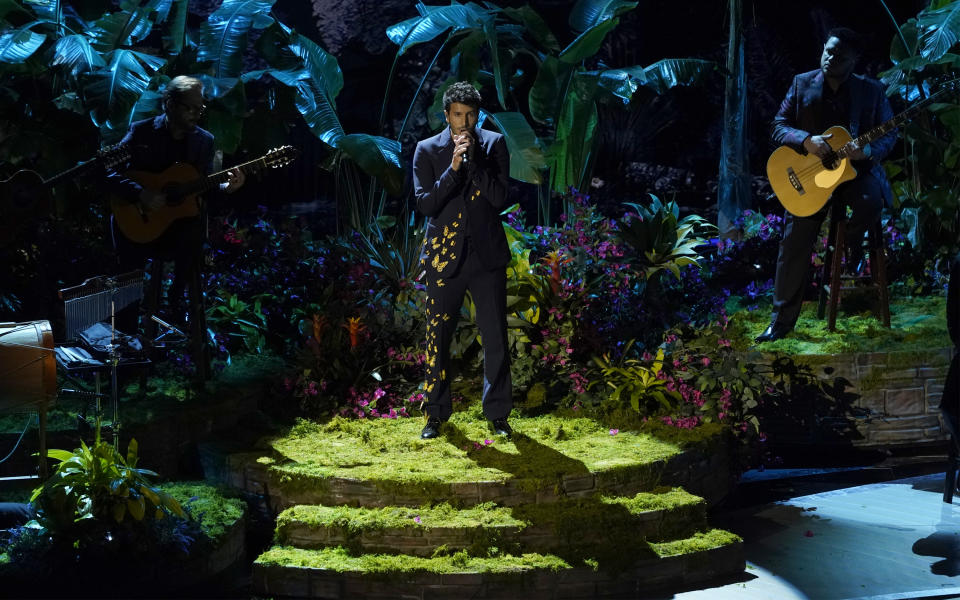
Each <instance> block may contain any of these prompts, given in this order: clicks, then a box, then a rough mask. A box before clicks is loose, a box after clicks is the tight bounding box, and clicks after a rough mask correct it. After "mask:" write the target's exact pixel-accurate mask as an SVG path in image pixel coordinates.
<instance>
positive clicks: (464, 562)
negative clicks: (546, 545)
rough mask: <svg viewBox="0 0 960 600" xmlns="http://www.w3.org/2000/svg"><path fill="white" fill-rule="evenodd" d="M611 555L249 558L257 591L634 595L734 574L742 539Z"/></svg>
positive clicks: (491, 597)
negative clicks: (611, 561)
mask: <svg viewBox="0 0 960 600" xmlns="http://www.w3.org/2000/svg"><path fill="white" fill-rule="evenodd" d="M614 552H616V549H614ZM617 558H619V559H620V560H618V561H617V564H616V565H615V566H616V567H617V568H616V569H613V570H611V569H609V568H605V567H606V566H609V565H605V564H604V563H603V561H604V559H602V558H600V559H593V558H586V559H583V560H575V561H570V560H567V559H564V558H562V557H560V556H556V555H545V554H523V555H519V556H514V555H497V556H493V557H471V556H470V555H469V554H468V553H467V552H466V551H460V552H456V553H453V554H452V555H448V556H436V557H432V558H424V557H417V556H410V555H388V554H361V555H351V554H350V553H349V552H348V551H347V550H345V549H344V548H340V547H337V548H325V549H321V550H305V549H301V548H293V547H286V546H276V547H274V548H271V549H270V550H268V551H267V552H265V553H264V554H262V555H261V556H260V557H259V558H258V559H257V560H256V562H254V565H253V587H254V591H255V593H257V594H260V595H269V596H288V597H297V598H329V599H338V598H356V599H361V600H363V599H372V598H399V597H403V598H420V599H423V598H431V599H435V600H440V599H446V598H449V599H451V600H462V598H466V597H469V598H484V599H485V600H497V599H507V598H509V599H511V600H514V599H516V598H525V599H526V598H529V599H533V600H536V599H540V598H550V599H554V598H604V597H636V596H637V595H639V594H643V593H647V592H649V591H654V590H662V589H665V588H676V587H680V586H687V585H691V584H695V583H699V582H702V581H707V580H710V579H714V578H717V577H723V576H729V575H733V574H736V573H739V572H741V571H742V570H743V568H744V558H743V547H742V541H741V540H740V538H739V537H737V536H736V535H734V534H731V533H728V532H725V531H720V530H709V531H705V532H703V533H698V534H696V535H694V536H691V537H689V538H685V539H682V540H676V541H673V542H667V543H660V544H656V543H649V544H645V547H644V548H642V549H641V550H639V551H637V552H636V553H634V554H633V555H632V556H627V555H626V553H624V552H620V553H619V555H618V557H617Z"/></svg>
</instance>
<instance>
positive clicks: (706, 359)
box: [700, 356, 710, 367]
mask: <svg viewBox="0 0 960 600" xmlns="http://www.w3.org/2000/svg"><path fill="white" fill-rule="evenodd" d="M700 362H702V363H703V366H705V367H709V366H710V359H709V358H707V357H706V356H704V357H703V358H702V359H700Z"/></svg>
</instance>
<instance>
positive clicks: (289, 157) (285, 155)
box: [263, 146, 300, 168]
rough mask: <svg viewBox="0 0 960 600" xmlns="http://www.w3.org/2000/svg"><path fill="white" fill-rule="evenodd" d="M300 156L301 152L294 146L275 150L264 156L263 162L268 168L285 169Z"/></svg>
mask: <svg viewBox="0 0 960 600" xmlns="http://www.w3.org/2000/svg"><path fill="white" fill-rule="evenodd" d="M298 156H300V151H299V150H297V149H296V148H294V147H293V146H281V147H279V148H274V149H272V150H270V151H269V152H267V153H266V154H265V155H264V156H263V162H264V164H265V165H266V166H268V167H273V168H277V167H285V166H287V165H289V164H290V163H292V162H293V161H294V160H296V159H297V157H298Z"/></svg>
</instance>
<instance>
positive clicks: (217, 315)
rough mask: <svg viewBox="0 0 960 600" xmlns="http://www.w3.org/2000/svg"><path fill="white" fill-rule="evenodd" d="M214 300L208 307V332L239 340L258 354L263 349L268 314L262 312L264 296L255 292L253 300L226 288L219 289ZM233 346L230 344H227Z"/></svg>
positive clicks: (212, 335)
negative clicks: (250, 300) (248, 300)
mask: <svg viewBox="0 0 960 600" xmlns="http://www.w3.org/2000/svg"><path fill="white" fill-rule="evenodd" d="M213 301H214V304H213V305H212V306H210V308H208V309H207V314H206V317H207V326H208V327H209V328H210V332H209V335H210V337H211V338H212V339H214V340H216V339H217V337H218V336H221V337H223V336H226V337H227V338H228V339H233V340H240V341H242V343H243V346H244V347H245V348H246V349H247V351H248V352H253V353H255V354H259V353H261V352H263V351H264V350H265V349H266V343H267V340H266V335H265V334H266V332H267V330H268V329H267V317H266V315H264V314H263V297H262V296H261V297H257V296H255V297H254V298H252V302H246V301H244V300H241V299H240V298H239V297H238V296H237V295H235V294H231V293H230V292H228V291H226V290H219V291H218V292H217V294H216V295H215V296H214V297H213ZM233 346H235V345H234V344H230V346H228V349H229V348H230V347H233Z"/></svg>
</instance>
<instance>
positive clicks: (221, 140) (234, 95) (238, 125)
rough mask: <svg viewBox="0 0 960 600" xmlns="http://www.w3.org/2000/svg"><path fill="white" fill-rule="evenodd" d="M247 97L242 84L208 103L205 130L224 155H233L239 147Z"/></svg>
mask: <svg viewBox="0 0 960 600" xmlns="http://www.w3.org/2000/svg"><path fill="white" fill-rule="evenodd" d="M246 109H247V96H246V93H245V90H244V86H243V84H242V83H238V84H237V85H234V86H233V88H231V89H230V91H229V92H227V93H226V94H221V95H220V96H219V97H218V98H216V99H215V100H213V101H211V102H210V103H209V109H208V110H207V121H206V128H207V129H208V130H209V131H210V133H212V134H213V138H214V143H215V144H216V146H217V148H218V149H220V150H223V152H224V154H233V153H234V152H236V150H237V147H238V146H239V145H240V137H241V134H242V133H243V114H244V112H246Z"/></svg>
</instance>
